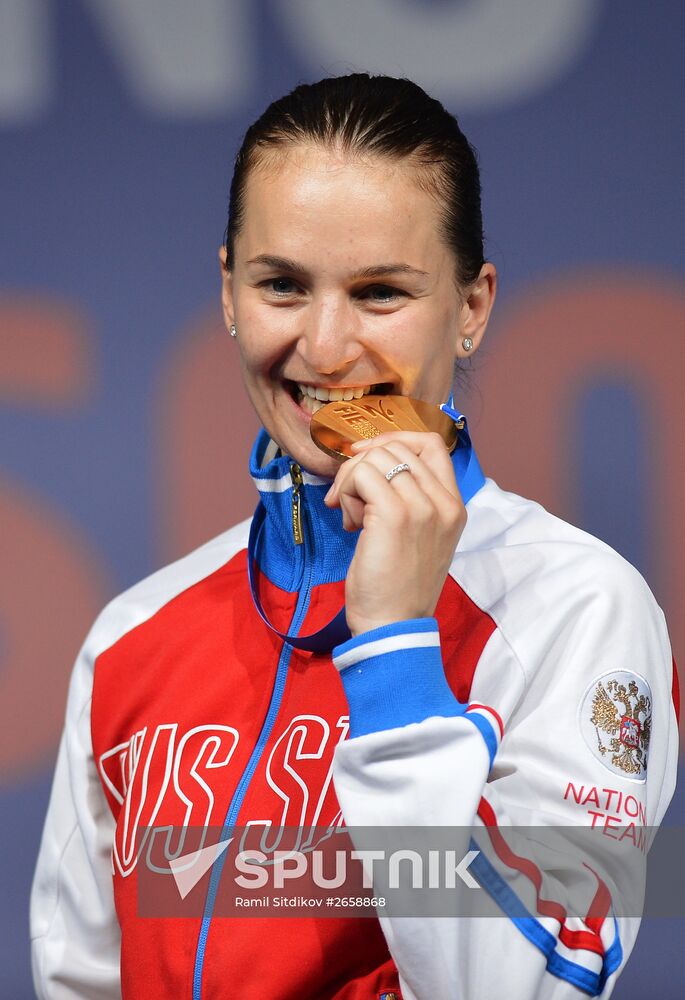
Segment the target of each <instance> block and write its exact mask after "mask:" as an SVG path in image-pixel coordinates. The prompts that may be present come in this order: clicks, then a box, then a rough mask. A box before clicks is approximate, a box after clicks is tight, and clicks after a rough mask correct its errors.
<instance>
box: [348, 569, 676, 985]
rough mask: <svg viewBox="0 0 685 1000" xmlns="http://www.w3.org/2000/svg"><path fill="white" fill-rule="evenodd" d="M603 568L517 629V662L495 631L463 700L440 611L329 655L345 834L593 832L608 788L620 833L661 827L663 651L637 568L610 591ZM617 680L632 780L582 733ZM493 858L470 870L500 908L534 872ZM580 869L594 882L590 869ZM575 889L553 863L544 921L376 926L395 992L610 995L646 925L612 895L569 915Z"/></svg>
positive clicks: (623, 878) (666, 708) (535, 917)
mask: <svg viewBox="0 0 685 1000" xmlns="http://www.w3.org/2000/svg"><path fill="white" fill-rule="evenodd" d="M614 569H615V566H613V567H612V569H611V572H610V573H609V574H607V577H606V579H602V580H601V581H600V582H599V585H598V588H597V596H596V599H593V600H586V601H583V600H582V599H580V600H579V607H578V608H577V614H568V612H567V611H564V612H563V613H562V615H561V618H559V619H558V620H556V621H553V620H550V621H545V620H537V619H534V620H531V621H529V622H527V623H526V624H527V627H529V628H531V629H533V630H534V632H535V637H536V638H535V643H536V644H537V645H538V647H539V648H540V649H541V650H544V653H543V655H541V656H540V658H539V660H538V662H537V663H536V664H535V665H534V666H533V667H531V668H529V669H528V670H525V669H524V668H523V667H522V665H521V661H520V659H519V657H518V656H517V655H516V653H515V652H514V651H513V649H512V647H511V644H510V643H509V641H508V640H507V638H506V637H505V636H504V635H503V633H502V630H501V629H499V628H497V629H496V630H495V631H494V632H493V634H492V636H491V638H490V640H489V641H488V643H487V645H486V647H485V649H484V651H483V653H482V655H481V658H480V661H479V665H478V670H477V672H476V676H475V681H474V686H473V688H472V692H471V698H472V701H471V702H470V704H468V705H466V704H460V703H459V702H458V701H457V700H456V698H455V697H454V696H453V694H452V692H451V690H450V688H449V686H448V684H447V681H446V679H445V673H444V668H443V664H442V659H441V655H440V639H439V632H438V626H437V622H436V621H435V619H419V620H414V621H407V622H400V623H396V624H393V625H391V626H385V627H383V628H381V629H376V630H374V631H373V632H369V633H366V634H364V635H360V636H357V637H356V638H354V639H352V640H350V641H349V642H348V643H345V644H344V645H343V646H339V647H337V649H336V650H335V655H334V660H335V662H336V666H337V667H338V669H339V670H340V673H341V678H342V681H343V685H344V688H345V693H346V695H347V699H348V703H349V707H350V737H351V738H350V739H349V740H348V741H347V742H346V743H343V744H341V745H340V746H339V747H338V749H337V751H336V759H335V770H334V779H335V787H336V792H337V795H338V798H339V800H340V804H341V807H342V811H343V815H344V817H345V821H346V824H347V825H348V826H349V827H350V828H351V833H352V839H353V840H354V828H355V827H370V826H407V827H410V826H436V827H437V826H441V827H445V826H447V827H460V828H464V827H481V828H482V832H485V831H486V830H487V833H488V834H490V833H491V831H495V834H494V835H495V836H496V835H497V831H499V832H501V830H502V829H503V828H504V827H506V826H509V825H512V824H516V825H517V826H519V827H525V826H527V827H531V826H559V827H564V826H566V827H571V826H574V825H578V826H587V825H590V824H591V823H592V822H598V821H597V820H596V819H595V820H593V819H592V817H591V812H592V813H594V814H597V813H598V812H602V810H601V809H600V808H599V807H598V808H597V809H593V810H589V809H588V808H586V807H585V806H586V804H587V796H588V795H590V796H591V797H590V804H591V805H592V804H593V803H594V798H595V797H596V796H597V795H599V794H600V792H599V789H601V790H602V791H603V792H604V793H607V792H608V791H610V789H608V788H607V786H612V789H611V790H613V792H614V796H615V797H613V798H612V799H611V802H612V803H613V805H612V809H611V811H612V812H613V811H615V807H616V804H617V803H619V802H630V812H628V813H627V814H626V813H625V812H624V813H621V814H620V816H619V819H621V820H622V821H623V825H625V824H626V823H627V822H628V820H627V818H626V817H627V816H630V815H632V814H634V813H635V812H637V813H638V814H639V816H640V820H639V822H641V823H644V824H645V825H646V824H647V823H649V824H650V825H656V824H658V822H659V821H660V819H661V817H662V815H663V812H664V811H665V808H666V806H667V804H668V801H669V800H670V797H671V794H672V791H673V785H674V775H675V767H676V761H677V724H676V720H675V716H674V712H673V706H672V702H671V675H672V674H671V672H672V659H671V653H670V647H669V643H668V636H667V633H666V628H665V624H664V622H663V615H662V614H661V611H660V609H659V608H658V606H657V605H656V603H655V602H654V600H653V598H652V596H651V594H650V593H649V590H648V589H647V587H646V584H644V581H642V579H641V578H640V577H639V575H638V574H637V573H636V572H635V571H632V570H630V571H629V572H626V573H625V574H624V575H623V576H621V574H619V579H618V582H617V580H616V578H615V575H614V573H613V570H614ZM626 670H629V671H631V672H633V675H634V676H636V677H638V678H639V679H640V680H639V683H640V684H641V685H642V686H640V687H639V690H638V691H637V694H639V695H642V694H645V697H648V702H646V703H645V704H648V705H649V713H648V714H649V718H647V717H646V715H645V712H642V714H641V715H640V716H639V718H640V720H641V725H642V726H643V728H644V729H645V732H647V731H648V730H649V729H650V727H651V752H650V758H649V779H647V773H646V770H644V768H642V764H641V763H640V757H639V755H638V754H636V753H634V754H632V756H630V758H629V759H630V760H631V761H633V765H634V768H635V767H637V768H638V771H640V769H641V768H642V771H641V772H640V773H638V774H637V776H636V774H635V772H634V773H633V774H631V775H629V774H627V773H624V771H623V769H622V767H621V766H613V767H611V768H608V767H607V763H606V761H607V760H611V757H612V754H611V752H608V753H607V751H606V749H605V751H604V754H603V753H602V752H601V751H600V750H599V749H598V748H597V747H594V748H593V746H592V741H591V740H590V739H589V738H588V737H587V736H586V735H585V733H586V732H587V731H588V725H586V723H588V724H589V717H588V719H585V718H584V715H583V713H585V714H588V713H590V714H591V713H592V706H593V697H596V694H595V692H596V689H597V685H598V684H602V685H603V686H604V688H606V687H607V686H608V685H610V681H611V680H612V678H613V679H618V680H621V679H622V678H623V679H625V678H624V674H625V671H626ZM622 672H623V673H622ZM609 691H610V692H611V691H614V688H612V687H609ZM646 692H649V695H647V693H646ZM637 694H636V696H635V699H634V703H636V702H637ZM617 711H618V710H617ZM618 714H619V715H620V712H619V713H618ZM636 717H637V716H636ZM584 727H585V728H584ZM589 729H590V730H593V732H592V733H591V735H593V736H594V727H593V726H592V725H590V726H589ZM599 736H602V733H599ZM607 739H608V742H609V743H610V742H611V741H610V739H609V738H607ZM641 745H642V748H643V749H644V748H645V747H646V743H645V741H644V740H643V742H642V744H641ZM624 749H625V748H624V747H621V750H624ZM645 759H646V755H645ZM636 761H637V763H635V762H636ZM569 784H571V785H572V788H573V792H572V794H570V795H569V794H568V787H569ZM579 789H582V792H581V791H579ZM590 790H592V792H591V791H590ZM633 803H634V805H633ZM603 804H604V803H600V805H603ZM603 815H608V811H607V812H606V813H603ZM613 822H614V824H616V822H617V821H616V819H615V818H613ZM629 847H630V850H633V849H634V848H633V845H628V844H626V845H622V848H621V850H620V851H618V852H617V854H616V856H617V857H618V859H619V860H618V862H617V864H618V867H617V868H616V866H615V867H614V870H613V871H612V873H611V874H612V876H613V882H612V884H613V885H614V886H615V885H617V884H618V885H619V886H620V885H621V884H622V883H625V884H626V885H627V884H628V883H632V882H634V881H635V871H634V867H633V866H634V864H635V860H634V855H631V853H630V850H629ZM494 854H495V862H496V864H495V866H491V870H490V876H491V878H490V882H491V883H492V880H493V879H494V880H495V881H496V882H497V884H496V885H495V886H494V890H495V891H490V889H491V888H492V886H490V888H488V886H486V885H485V882H484V881H482V880H481V878H480V875H479V874H477V875H476V878H477V879H478V880H479V881H480V882H481V885H483V886H484V888H486V889H488V891H489V892H490V895H492V896H493V898H496V899H497V900H498V904H499V905H500V906H501V912H503V913H505V912H509V910H508V908H507V906H506V905H504V904H503V903H500V901H501V900H506V899H507V898H515V897H514V896H513V895H512V894H514V893H516V894H518V889H519V887H520V886H521V883H522V882H527V883H530V882H531V878H530V870H531V868H530V865H529V864H528V859H527V858H526V859H524V862H523V863H521V864H519V861H521V858H520V854H519V855H518V861H514V862H513V863H512V862H511V859H510V858H509V859H507V857H506V851H503V852H502V855H503V856H502V857H497V852H496V851H495V852H494ZM532 857H539V853H538V854H535V852H534V851H533V854H532ZM471 871H473V869H471ZM540 875H541V877H542V879H543V883H544V885H543V889H544V892H543V893H538V894H537V895H538V902H539V899H540V896H541V895H544V898H545V899H547V898H548V894H547V883H546V882H545V873H544V872H541V873H540ZM581 875H582V876H585V877H589V878H590V880H591V876H590V874H589V869H588V870H586V871H585V872H583V873H581ZM577 880H578V872H577V871H573V870H571V869H570V868H567V869H566V870H565V869H564V866H563V864H562V865H558V866H557V867H556V870H555V871H554V879H553V884H554V888H555V889H556V891H557V893H558V894H559V895H558V896H557V898H559V899H560V905H559V906H558V907H557V908H556V909H552V910H551V913H552V915H551V916H550V915H549V912H548V909H549V908H547V909H546V908H545V907H541V908H540V910H539V911H537V912H536V911H535V910H534V911H533V912H532V913H531V915H530V918H529V919H528V918H525V919H523V920H521V919H515V918H513V919H510V918H509V916H507V917H504V916H503V917H501V918H500V917H491V918H489V919H484V918H467V917H459V918H449V917H434V918H411V917H397V918H393V917H392V916H391V917H383V916H381V917H380V920H381V925H382V927H383V931H384V933H385V936H386V939H387V941H388V946H389V949H390V952H391V954H392V956H393V959H394V960H395V963H396V964H397V967H398V970H399V973H400V981H401V984H402V990H403V996H404V997H405V1000H436V998H440V1000H442V998H444V1000H448V998H449V1000H472V998H477V1000H496V998H499V997H502V996H507V998H508V1000H533V998H540V1000H562V998H563V1000H570V998H576V1000H577V998H579V997H581V996H584V995H585V996H587V995H588V994H589V995H592V996H600V995H601V996H602V997H603V998H606V997H608V996H609V995H610V993H611V991H612V989H613V986H614V984H615V981H616V977H617V974H618V971H620V968H621V967H622V966H623V964H624V963H625V961H626V960H627V957H628V954H629V953H630V950H631V948H632V946H633V944H634V941H635V937H636V934H637V929H638V926H639V918H635V917H632V916H631V917H621V918H619V919H615V918H614V916H613V915H612V910H611V900H609V904H608V912H607V917H606V919H603V920H598V919H594V918H590V917H589V916H588V918H587V919H586V920H583V919H581V918H580V917H577V916H568V918H565V911H564V910H563V908H562V907H563V899H564V891H565V888H566V887H567V886H568V887H570V886H571V884H572V883H574V882H577ZM595 888H597V886H596V884H595ZM533 895H534V896H535V895H536V893H535V892H534V893H533ZM516 898H517V899H518V898H521V896H520V895H517V897H516ZM528 898H529V896H528ZM526 912H530V911H526ZM558 913H561V917H559V918H555V915H556V914H558Z"/></svg>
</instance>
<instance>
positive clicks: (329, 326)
mask: <svg viewBox="0 0 685 1000" xmlns="http://www.w3.org/2000/svg"><path fill="white" fill-rule="evenodd" d="M363 350H364V348H363V345H362V343H361V340H360V330H359V317H357V316H356V315H355V312H354V309H353V308H352V307H351V305H350V304H348V303H346V302H345V301H344V300H343V299H341V298H339V297H337V296H333V295H320V296H318V297H316V298H314V299H313V301H312V302H311V303H310V304H309V305H308V307H307V310H306V313H305V314H304V316H303V327H302V332H301V334H300V338H299V341H298V351H299V353H300V356H301V357H302V358H303V360H304V361H305V362H306V364H307V365H308V367H309V369H310V370H311V371H312V372H316V373H317V374H319V375H332V374H333V373H336V372H337V373H340V372H344V371H345V369H346V368H349V367H350V366H351V365H352V364H353V363H354V362H355V361H356V360H357V359H358V358H359V356H360V355H361V354H362V352H363Z"/></svg>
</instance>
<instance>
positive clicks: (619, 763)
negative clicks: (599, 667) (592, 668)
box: [586, 672, 652, 778]
mask: <svg viewBox="0 0 685 1000" xmlns="http://www.w3.org/2000/svg"><path fill="white" fill-rule="evenodd" d="M650 693H651V692H650V691H649V687H648V685H647V684H646V682H645V681H642V679H641V678H638V677H637V675H631V674H627V673H626V672H624V673H622V674H615V675H613V676H612V677H611V679H610V680H605V679H602V680H600V681H598V682H597V683H596V685H595V687H594V691H593V692H592V710H591V715H590V723H591V725H592V726H593V727H594V731H595V736H596V739H597V744H596V753H597V755H598V756H600V758H604V761H605V763H606V764H607V766H610V767H611V770H615V771H616V772H617V773H620V772H621V771H622V772H623V773H624V774H626V775H629V776H630V777H631V778H641V777H643V776H644V774H645V772H646V770H647V752H648V750H649V739H650V735H651V726H652V700H651V697H650ZM588 701H589V698H586V704H587V702H588ZM586 738H587V733H586Z"/></svg>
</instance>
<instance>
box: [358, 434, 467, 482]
mask: <svg viewBox="0 0 685 1000" xmlns="http://www.w3.org/2000/svg"><path fill="white" fill-rule="evenodd" d="M394 445H402V446H403V447H405V448H408V449H409V450H410V451H411V452H412V453H413V455H415V456H417V457H418V458H420V459H421V461H422V462H423V463H424V465H425V466H426V467H427V468H429V469H430V470H431V471H432V473H433V475H434V476H435V477H436V479H437V480H438V481H439V482H440V483H441V484H442V486H443V487H444V488H445V489H446V490H447V491H448V492H450V493H452V494H453V495H454V494H455V488H456V480H455V475H454V466H453V465H452V459H451V457H450V453H449V452H448V450H447V447H446V445H445V442H444V441H443V439H442V438H441V437H440V435H439V434H435V433H433V432H418V431H388V432H386V433H385V434H379V435H378V437H375V438H373V439H372V440H370V441H357V442H355V443H354V445H353V448H354V451H355V458H357V457H359V456H360V455H364V454H368V453H369V452H370V451H371V450H372V449H374V448H378V447H385V448H390V447H391V446H394ZM457 493H458V490H457Z"/></svg>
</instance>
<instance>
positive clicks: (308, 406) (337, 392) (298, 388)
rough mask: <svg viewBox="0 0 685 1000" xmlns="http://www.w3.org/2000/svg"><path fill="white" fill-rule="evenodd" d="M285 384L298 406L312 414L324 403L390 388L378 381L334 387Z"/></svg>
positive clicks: (383, 392) (387, 384) (388, 390)
mask: <svg viewBox="0 0 685 1000" xmlns="http://www.w3.org/2000/svg"><path fill="white" fill-rule="evenodd" d="M286 385H287V386H288V389H289V391H290V395H291V396H292V398H293V399H294V400H295V402H296V403H297V404H298V406H300V407H301V408H302V409H303V410H305V411H306V412H307V413H312V414H314V413H316V412H317V410H320V409H321V407H322V406H325V405H326V403H333V402H338V401H340V400H345V401H351V400H354V399H361V398H362V397H363V396H368V395H370V394H371V393H373V394H374V395H385V394H386V393H388V392H390V391H391V389H392V386H391V384H390V383H389V382H379V383H377V384H374V385H359V386H340V387H336V388H328V387H324V386H318V385H316V386H314V385H305V384H304V383H302V382H291V381H287V382H286Z"/></svg>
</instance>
